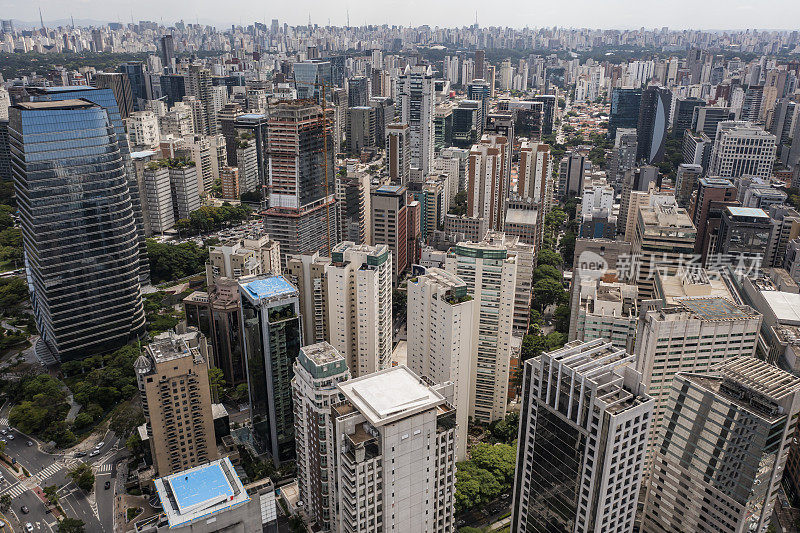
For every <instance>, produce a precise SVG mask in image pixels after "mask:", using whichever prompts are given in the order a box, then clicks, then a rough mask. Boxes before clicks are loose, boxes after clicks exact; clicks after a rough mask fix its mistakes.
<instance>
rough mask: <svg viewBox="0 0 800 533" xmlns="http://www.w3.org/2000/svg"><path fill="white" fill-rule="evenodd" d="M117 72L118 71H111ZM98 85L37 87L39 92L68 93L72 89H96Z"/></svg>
mask: <svg viewBox="0 0 800 533" xmlns="http://www.w3.org/2000/svg"><path fill="white" fill-rule="evenodd" d="M103 74H109V73H108V72H104V73H103ZM111 74H117V73H111ZM96 89H97V87H92V86H91V85H62V86H60V87H37V88H36V90H37V92H43V93H67V92H72V91H94V90H96Z"/></svg>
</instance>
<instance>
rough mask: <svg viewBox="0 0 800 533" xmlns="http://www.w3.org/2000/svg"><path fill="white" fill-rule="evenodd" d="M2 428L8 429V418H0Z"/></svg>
mask: <svg viewBox="0 0 800 533" xmlns="http://www.w3.org/2000/svg"><path fill="white" fill-rule="evenodd" d="M0 426H3V427H8V418H0Z"/></svg>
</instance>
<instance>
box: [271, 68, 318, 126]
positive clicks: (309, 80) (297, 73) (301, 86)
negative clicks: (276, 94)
mask: <svg viewBox="0 0 800 533" xmlns="http://www.w3.org/2000/svg"><path fill="white" fill-rule="evenodd" d="M292 73H293V74H294V87H295V90H296V91H297V98H298V100H306V99H313V100H316V101H317V102H322V96H323V93H326V94H325V96H326V98H328V99H330V93H331V89H332V88H333V70H332V65H331V62H330V61H327V60H321V59H309V60H306V61H302V62H300V63H294V64H293V65H292ZM323 87H324V90H323ZM270 120H271V117H270Z"/></svg>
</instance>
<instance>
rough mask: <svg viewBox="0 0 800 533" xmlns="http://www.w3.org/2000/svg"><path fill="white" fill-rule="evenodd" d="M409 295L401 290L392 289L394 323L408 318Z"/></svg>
mask: <svg viewBox="0 0 800 533" xmlns="http://www.w3.org/2000/svg"><path fill="white" fill-rule="evenodd" d="M407 303H408V293H407V292H406V291H401V290H400V289H392V321H393V322H394V321H396V320H398V319H399V318H400V317H404V316H406V310H407Z"/></svg>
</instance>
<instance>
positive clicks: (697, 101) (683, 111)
mask: <svg viewBox="0 0 800 533" xmlns="http://www.w3.org/2000/svg"><path fill="white" fill-rule="evenodd" d="M674 104H675V105H674V108H673V110H672V124H671V126H672V131H673V132H675V133H676V134H678V135H682V133H681V132H683V131H686V130H687V129H690V128H691V127H692V123H693V122H694V117H695V116H696V113H697V112H696V109H697V108H698V107H704V106H705V105H706V101H705V100H703V99H702V98H697V97H694V96H687V97H678V98H676V99H675V102H674Z"/></svg>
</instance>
